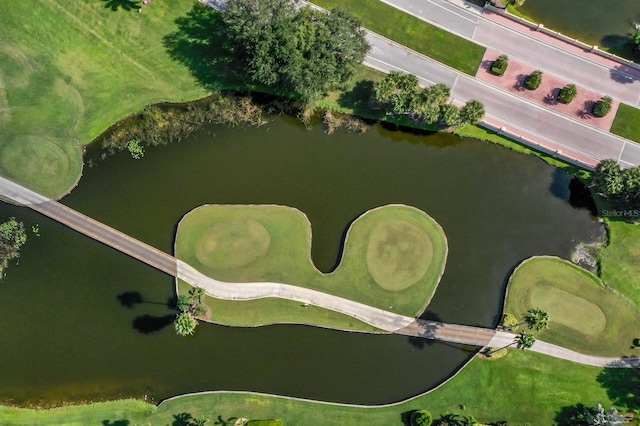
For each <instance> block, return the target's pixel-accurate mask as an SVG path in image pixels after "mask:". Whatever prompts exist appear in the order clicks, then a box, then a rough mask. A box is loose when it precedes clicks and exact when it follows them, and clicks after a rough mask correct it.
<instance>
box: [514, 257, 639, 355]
mask: <svg viewBox="0 0 640 426" xmlns="http://www.w3.org/2000/svg"><path fill="white" fill-rule="evenodd" d="M505 308H506V309H505V310H506V312H509V313H512V314H514V315H515V316H516V318H518V319H520V320H522V319H523V318H524V317H525V314H526V313H527V311H528V310H529V309H533V308H540V309H543V310H545V311H547V312H548V313H549V316H550V321H549V329H548V330H545V331H543V332H541V333H540V338H541V339H543V340H545V341H547V342H549V343H554V344H557V345H561V346H564V347H566V348H568V349H572V350H574V351H577V352H581V353H586V354H592V355H602V356H623V355H629V356H630V355H637V353H636V352H635V351H634V350H633V349H631V347H632V343H633V339H635V338H637V337H638V336H639V335H640V329H639V328H638V323H639V322H640V311H638V309H637V308H636V306H635V305H634V304H633V303H631V302H630V301H629V300H628V299H626V298H625V297H623V296H621V295H620V294H619V293H617V292H615V291H613V290H611V289H610V288H607V287H605V286H604V285H602V283H601V282H600V280H599V279H598V277H596V276H595V275H593V274H591V273H589V272H587V271H585V270H584V269H582V268H580V267H577V266H575V265H574V264H572V263H570V262H568V261H566V260H563V259H560V258H556V257H546V256H545V257H533V258H530V259H528V260H526V261H524V262H522V263H521V264H520V265H519V266H518V267H517V268H516V270H515V271H514V273H513V274H512V276H511V278H510V279H509V284H508V290H507V300H506V303H505Z"/></svg>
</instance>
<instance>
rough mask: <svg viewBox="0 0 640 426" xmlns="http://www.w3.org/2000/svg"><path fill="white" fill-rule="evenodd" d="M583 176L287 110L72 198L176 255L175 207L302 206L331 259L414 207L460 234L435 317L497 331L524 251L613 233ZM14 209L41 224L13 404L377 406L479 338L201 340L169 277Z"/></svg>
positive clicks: (16, 316) (90, 177)
mask: <svg viewBox="0 0 640 426" xmlns="http://www.w3.org/2000/svg"><path fill="white" fill-rule="evenodd" d="M569 181H570V176H568V175H567V174H565V173H564V172H561V171H558V170H557V169H555V168H553V167H550V166H548V165H546V164H545V163H543V162H542V161H540V160H539V159H536V158H534V157H529V156H525V155H522V154H518V153H514V152H512V151H509V150H507V149H504V148H501V147H498V146H494V145H490V144H485V143H481V142H478V141H474V140H461V139H459V138H458V137H456V136H452V135H448V134H436V135H413V134H409V133H404V132H399V131H391V130H387V129H385V128H384V127H382V126H380V125H376V126H372V127H371V128H370V129H369V131H368V132H367V133H366V134H364V135H354V134H346V133H340V132H338V133H336V134H334V135H331V136H328V135H326V134H324V133H323V131H322V129H321V127H315V128H313V129H305V128H304V127H302V126H300V125H299V124H298V123H297V121H296V120H295V119H292V118H288V117H285V116H276V117H271V119H270V122H269V124H267V125H265V126H263V127H260V128H236V129H232V128H227V127H222V126H212V127H209V128H206V129H204V130H202V131H200V132H198V133H197V134H194V135H193V136H192V137H190V138H189V139H188V140H185V141H183V142H181V143H178V144H174V145H171V146H165V147H160V148H155V149H149V150H148V151H147V153H146V155H145V158H144V159H143V160H138V161H136V160H133V159H131V158H130V157H129V156H128V153H121V154H117V155H115V156H114V157H111V158H108V159H107V160H106V161H102V162H99V164H98V165H97V166H96V167H94V168H87V169H86V170H85V175H84V177H83V178H82V180H81V181H80V184H79V186H78V187H77V188H76V189H75V190H74V191H73V192H72V193H71V195H69V196H68V197H66V198H65V199H64V200H63V202H64V203H65V204H67V205H69V206H71V207H73V208H75V209H78V210H79V211H81V212H83V213H85V214H87V215H89V216H91V217H94V218H96V219H98V220H100V221H103V222H105V223H107V224H109V225H111V226H113V227H115V228H117V229H119V230H121V231H124V232H126V233H128V234H130V235H132V236H134V237H136V238H139V239H141V240H143V241H145V242H147V243H149V244H151V245H154V246H155V247H157V248H159V249H161V250H164V251H166V252H169V253H172V252H173V250H172V247H173V238H174V234H175V229H176V225H177V223H178V221H179V220H180V218H181V217H182V216H183V215H184V214H186V213H187V212H188V211H190V210H191V209H193V208H195V207H197V206H199V205H202V204H206V203H229V204H236V203H237V204H260V203H264V204H282V205H287V206H293V207H296V208H298V209H300V210H302V211H303V212H305V213H306V214H307V215H308V216H309V218H310V221H311V224H312V227H313V248H312V255H313V260H314V262H315V263H316V265H317V266H318V267H319V268H320V269H322V270H324V271H329V270H331V269H332V268H333V267H334V266H335V264H336V262H337V259H338V258H339V255H340V245H341V241H342V238H343V236H344V232H345V229H346V228H347V226H348V225H349V223H350V222H351V221H352V220H354V219H355V218H356V217H357V216H359V215H360V214H361V213H363V212H364V211H366V210H368V209H371V208H373V207H377V206H380V205H384V204H389V203H405V204H408V205H412V206H416V207H418V208H420V209H422V210H424V211H425V212H427V213H428V214H429V215H431V216H432V217H433V218H434V219H435V220H437V221H438V222H439V223H440V224H441V225H442V227H443V229H444V231H445V233H446V234H447V238H448V241H449V257H448V260H447V265H446V271H445V274H444V277H443V279H442V282H441V284H440V286H439V288H438V290H437V293H436V295H435V297H434V299H433V301H432V303H431V305H430V306H429V307H428V311H427V313H426V314H425V317H429V318H437V319H440V320H443V321H447V322H452V323H461V324H469V325H479V326H487V327H492V326H494V325H495V324H496V322H497V320H498V317H499V314H500V310H501V306H502V297H503V293H504V289H505V283H506V280H507V278H508V276H509V274H510V272H511V270H512V269H513V268H514V267H515V266H516V265H517V264H518V262H520V261H522V260H523V259H525V258H527V257H529V256H532V255H539V254H550V255H559V256H562V257H565V258H567V257H568V256H569V254H570V251H571V250H572V247H574V246H575V244H576V243H578V242H580V241H592V240H593V239H594V238H596V236H597V235H599V233H600V232H601V228H600V226H599V225H598V224H597V223H595V222H593V220H592V217H591V216H590V214H589V212H588V211H587V210H583V209H575V208H573V207H571V205H570V204H569V202H568V201H567V200H568V199H569V190H568V185H569ZM0 210H1V212H0V213H1V217H9V216H16V217H17V218H19V219H21V220H23V221H25V223H26V225H27V226H28V227H29V228H30V227H31V226H32V225H34V224H39V227H40V236H39V237H36V236H34V235H30V239H29V241H28V243H27V245H26V246H25V248H24V250H23V255H22V257H21V259H20V263H19V265H17V266H15V265H12V266H11V267H10V268H9V269H8V271H7V276H6V277H4V278H3V280H2V282H1V283H0V309H1V310H2V312H3V314H4V315H2V318H1V319H0V340H2V342H3V350H2V351H1V352H0V399H2V400H4V401H5V402H14V403H28V402H31V403H38V402H41V403H45V404H51V403H57V402H61V401H83V400H89V399H96V398H117V397H127V396H134V397H143V395H147V397H148V398H149V399H151V400H153V401H157V400H159V399H162V398H166V397H169V396H172V395H176V394H179V393H184V392H194V391H200V390H221V389H223V390H254V391H261V392H268V393H276V394H284V395H293V396H298V397H304V398H315V399H321V400H327V401H340V402H349V403H365V404H379V403H387V402H392V401H398V400H401V399H404V398H407V397H409V396H412V395H415V394H417V393H421V392H423V391H425V390H427V389H429V388H431V387H433V386H434V385H436V384H438V383H440V382H441V381H442V380H444V379H446V378H447V377H448V376H449V375H450V374H451V373H452V372H453V371H455V370H456V369H457V368H459V367H460V365H462V364H463V363H464V362H465V361H466V360H467V359H468V357H469V356H470V354H471V352H470V351H471V350H473V349H474V348H463V347H460V346H457V345H449V344H443V343H434V342H427V341H416V340H410V339H407V338H406V337H402V336H385V335H377V336H375V335H366V334H360V333H345V332H338V331H332V330H324V329H319V328H314V327H307V326H298V325H277V326H269V327H260V328H255V329H241V328H230V327H222V326H216V325H209V324H207V325H205V324H202V325H201V326H200V327H199V328H198V330H199V331H198V333H197V335H196V336H195V337H193V338H180V337H178V336H176V335H175V333H174V331H173V329H172V326H171V324H170V322H171V320H172V317H173V315H174V312H173V311H172V310H170V309H169V308H168V307H167V301H168V299H170V298H171V297H172V296H173V295H174V283H173V280H172V279H171V278H170V277H168V276H166V275H164V274H162V273H160V272H158V271H155V270H153V269H151V268H149V267H147V266H145V265H143V264H141V263H139V262H137V261H135V260H133V259H130V258H128V257H127V256H125V255H122V254H120V253H118V252H115V251H114V250H111V249H109V248H106V247H104V246H102V245H101V244H99V243H96V242H94V241H92V240H90V239H88V238H86V237H84V236H82V235H80V234H78V233H75V232H73V231H71V230H68V229H67V228H65V227H64V226H62V225H59V224H57V223H53V222H51V221H49V220H47V219H46V218H44V217H42V216H39V215H38V214H37V213H34V212H31V211H29V210H27V209H25V208H19V207H14V206H10V205H7V204H4V203H3V204H1V205H0ZM132 291H135V292H139V293H140V294H141V295H142V296H143V298H144V301H145V302H144V303H142V304H139V305H136V306H135V307H134V308H132V309H129V308H126V307H124V306H122V304H121V303H120V302H119V300H118V295H121V294H123V293H125V292H132ZM214 315H215V313H214ZM167 325H168V326H167ZM163 326H166V327H164V328H162V327H163ZM154 329H160V330H159V331H153V330H154Z"/></svg>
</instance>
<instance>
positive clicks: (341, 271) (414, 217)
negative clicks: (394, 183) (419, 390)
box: [176, 205, 447, 330]
mask: <svg viewBox="0 0 640 426" xmlns="http://www.w3.org/2000/svg"><path fill="white" fill-rule="evenodd" d="M240 222H245V223H253V222H256V223H259V224H260V225H261V226H262V227H264V228H265V229H266V230H268V234H269V241H270V243H269V248H268V250H267V251H266V252H265V253H263V254H262V255H261V257H259V258H258V257H254V256H252V257H251V258H252V261H251V262H246V261H245V259H246V253H247V252H253V251H252V250H247V249H246V247H247V246H251V245H254V244H256V242H255V241H254V240H255V239H254V238H253V236H252V235H253V234H251V233H248V232H244V231H238V232H235V233H228V236H229V237H233V238H236V239H241V237H242V236H244V237H246V238H247V241H242V242H239V241H236V242H234V244H235V245H236V246H238V247H242V249H241V250H236V251H233V250H232V251H230V250H227V249H226V248H223V249H221V250H219V252H220V256H221V258H220V259H218V258H217V254H216V253H217V252H216V251H208V250H204V249H201V248H202V247H208V246H209V245H210V236H211V234H212V232H213V233H214V234H215V233H217V232H216V231H215V230H217V229H226V227H228V226H229V224H232V225H233V226H234V227H237V224H238V223H240ZM398 224H399V225H398ZM254 226H255V225H254ZM379 226H381V227H382V228H377V227H379ZM388 226H391V227H392V228H394V229H395V228H398V227H399V228H402V232H403V238H395V239H394V237H395V236H394V235H391V234H390V235H387V234H386V232H384V231H385V229H386V228H387V227H388ZM380 229H382V231H380ZM376 234H377V235H376ZM372 235H373V237H374V238H372ZM264 239H265V237H264V236H263V237H261V238H259V239H258V240H260V241H261V242H258V243H257V244H258V245H260V246H261V247H263V246H264V245H263V244H264V243H263V242H262V241H264ZM372 241H373V242H372ZM225 245H226V244H223V246H225ZM310 247H311V229H310V223H309V221H308V219H307V217H306V216H305V215H304V214H302V213H301V212H300V211H298V210H296V209H293V208H288V207H282V206H216V205H211V206H203V207H200V208H198V209H195V210H193V211H191V212H190V213H189V214H187V215H186V216H185V217H184V218H183V219H182V221H181V222H180V224H179V226H178V233H177V237H176V255H177V256H178V258H180V259H181V260H184V261H185V262H187V263H188V264H190V265H192V266H193V267H195V268H196V269H198V270H200V271H201V272H202V273H204V274H207V275H209V276H211V277H213V278H216V279H219V280H222V281H227V282H237V283H242V282H251V281H271V282H281V283H287V284H293V285H297V286H301V287H306V288H311V289H314V290H319V291H322V292H325V293H329V294H333V295H336V296H340V297H343V298H346V299H350V300H354V301H357V302H361V303H364V304H367V305H370V306H375V307H378V308H381V309H385V310H389V311H392V312H397V313H400V314H403V315H408V316H416V315H418V314H419V313H420V312H422V311H423V310H424V308H425V307H426V305H427V303H428V302H429V300H430V299H431V297H432V295H433V293H434V292H435V289H436V287H437V285H438V282H439V280H440V277H441V275H442V272H443V270H444V264H445V261H446V253H447V242H446V237H445V235H444V232H443V231H442V228H440V226H439V225H438V224H437V223H436V222H435V221H434V220H433V219H431V218H430V217H429V216H427V215H426V214H425V213H424V212H422V211H420V210H418V209H415V208H412V207H407V206H386V207H382V208H378V209H373V210H370V211H369V212H367V213H365V214H364V215H362V216H361V217H360V218H358V219H357V220H356V221H355V222H354V223H353V224H352V225H351V227H350V229H349V232H348V233H347V237H346V240H345V248H344V255H343V259H342V261H341V263H340V265H339V266H338V267H337V268H336V270H335V271H334V272H333V273H330V274H326V275H325V274H322V273H321V272H320V271H318V270H317V269H316V268H315V266H314V265H313V262H312V261H311V257H310ZM379 249H381V250H384V251H385V253H386V254H384V253H381V254H380V253H377V250H379ZM203 250H204V251H203ZM204 252H206V253H207V254H208V256H209V257H208V258H204V257H203V253H204ZM372 253H374V254H372ZM414 253H417V255H415V256H414ZM389 254H391V255H390V256H388V255H389ZM235 256H237V258H236V257H235ZM368 258H369V259H368ZM376 258H377V259H378V260H376V261H375V262H374V263H375V272H374V276H372V274H371V272H370V270H369V264H368V261H369V263H370V262H372V261H373V260H372V259H376ZM221 259H224V260H226V261H230V263H229V264H231V265H232V266H233V267H228V265H224V264H223V262H222V260H221ZM407 259H413V260H414V261H415V262H413V263H411V262H409V263H407V262H406V260H407ZM382 262H384V263H385V267H379V265H378V263H382ZM410 263H411V264H410ZM212 265H213V266H215V267H212ZM380 283H383V284H384V286H381V285H380ZM237 285H239V286H241V285H242V284H237ZM385 287H386V288H385ZM389 288H391V289H389ZM232 304H233V302H226V303H223V302H221V303H220V305H232ZM239 305H243V306H245V308H244V309H245V311H244V313H246V310H250V311H253V312H255V313H254V314H253V315H252V316H255V317H256V319H257V320H258V321H259V322H258V323H256V324H255V325H257V324H263V323H265V322H280V321H279V320H278V318H279V316H280V315H284V316H286V318H285V317H284V316H283V319H282V321H285V322H291V321H293V322H299V320H298V319H300V320H304V321H302V322H305V323H312V324H317V325H322V326H335V325H336V323H335V321H334V322H333V324H332V325H329V324H325V323H324V322H323V321H322V319H323V318H322V317H317V316H316V315H315V313H316V310H307V309H305V308H301V306H300V304H299V303H294V302H288V303H284V302H278V301H275V300H268V301H253V302H242V303H240V304H239ZM261 306H262V307H261ZM275 306H277V307H278V310H275V309H274V307H275ZM213 308H214V311H215V307H213ZM257 309H262V311H263V313H260V311H259V310H257ZM225 311H226V312H228V313H229V315H230V317H231V321H230V322H229V323H230V324H238V323H239V322H242V323H243V324H246V323H247V319H248V318H249V317H243V315H240V311H238V312H237V313H235V314H234V310H233V307H232V306H228V309H226V310H225ZM322 315H325V314H322ZM234 316H235V317H236V319H235V320H234V319H233V318H234ZM332 317H333V318H335V316H332ZM314 318H317V320H313V319H314ZM310 319H311V321H309V320H310ZM345 319H346V317H345V318H342V321H340V323H343V324H342V325H341V326H339V327H338V328H346V329H349V328H352V324H353V323H354V320H353V319H351V318H348V321H344V320H345ZM214 320H215V321H216V322H218V321H220V318H219V317H215V318H214ZM356 323H357V322H356ZM358 329H359V330H360V329H362V328H361V327H358ZM367 329H369V330H370V329H371V328H370V327H368V328H367Z"/></svg>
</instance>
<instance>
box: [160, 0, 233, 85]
mask: <svg viewBox="0 0 640 426" xmlns="http://www.w3.org/2000/svg"><path fill="white" fill-rule="evenodd" d="M175 23H176V25H177V26H178V31H176V32H174V33H171V34H168V35H166V36H165V37H164V38H163V44H164V47H165V48H166V49H167V52H168V53H169V55H170V56H171V58H172V59H173V60H175V61H177V62H180V63H182V64H184V65H185V66H186V67H187V68H188V69H189V71H191V74H192V75H193V76H194V77H195V78H196V79H197V80H198V82H199V83H200V84H201V85H202V86H203V87H205V88H206V89H208V90H211V91H215V90H218V89H224V88H227V87H226V86H229V85H232V84H233V83H234V82H235V83H239V82H240V81H241V80H240V76H238V75H236V73H235V72H234V69H233V62H234V61H233V55H232V53H231V51H230V49H229V48H228V47H227V46H228V43H227V38H226V31H225V24H224V22H223V21H222V16H221V15H220V13H219V12H217V11H215V10H213V9H211V8H210V7H207V6H205V5H203V4H201V3H196V4H195V5H194V6H193V8H192V9H191V10H190V11H189V12H188V13H187V16H185V17H181V18H178V19H176V20H175Z"/></svg>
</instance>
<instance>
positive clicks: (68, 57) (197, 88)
mask: <svg viewBox="0 0 640 426" xmlns="http://www.w3.org/2000/svg"><path fill="white" fill-rule="evenodd" d="M129 6H130V5H129ZM129 6H128V2H104V1H91V2H84V1H69V2H50V1H43V2H32V3H24V2H2V4H0V127H1V128H2V136H3V137H2V140H0V156H1V158H2V161H1V162H0V173H2V175H3V176H6V177H9V178H12V179H15V180H17V181H19V182H20V183H23V184H25V185H26V186H29V187H30V188H32V189H34V190H37V191H40V192H42V193H43V194H45V195H47V196H51V197H56V198H57V197H60V196H61V195H63V194H64V193H66V192H67V191H68V190H69V189H70V188H71V187H73V185H74V184H75V183H76V181H77V179H78V178H79V176H80V174H81V170H82V154H81V148H80V146H78V145H81V144H86V143H88V142H90V141H91V140H92V139H93V138H95V137H96V136H98V135H99V134H100V133H101V132H102V131H104V130H105V129H106V128H108V127H109V126H110V125H111V124H113V123H114V122H115V121H117V120H119V119H121V118H122V117H124V116H127V115H129V114H131V113H133V112H135V111H139V110H140V109H141V108H142V107H143V106H144V105H147V104H149V103H154V102H160V101H183V100H192V99H196V98H200V97H203V96H205V95H206V94H207V93H208V89H205V88H203V87H202V86H201V85H200V84H199V83H198V82H197V81H196V79H195V78H194V77H193V76H192V75H191V73H190V72H189V70H188V69H186V68H185V67H184V66H183V65H181V64H180V63H178V62H175V61H173V60H172V59H171V57H170V56H169V54H168V53H167V51H166V49H165V47H164V45H163V36H165V35H166V34H169V33H171V32H173V31H175V30H176V23H175V22H174V21H175V20H176V19H177V18H179V17H181V16H184V15H185V14H186V13H187V12H188V11H189V10H190V9H191V7H192V6H193V4H192V2H186V1H182V2H154V3H153V4H152V5H150V6H149V7H143V11H142V12H141V13H138V11H137V7H138V6H136V7H135V8H130V7H129ZM128 9H130V10H128ZM34 16H37V17H38V19H37V23H36V22H35V21H34V20H33V17H34Z"/></svg>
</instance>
